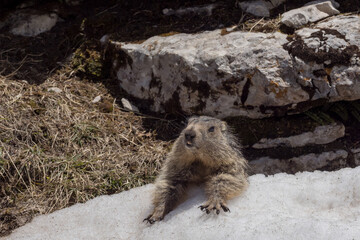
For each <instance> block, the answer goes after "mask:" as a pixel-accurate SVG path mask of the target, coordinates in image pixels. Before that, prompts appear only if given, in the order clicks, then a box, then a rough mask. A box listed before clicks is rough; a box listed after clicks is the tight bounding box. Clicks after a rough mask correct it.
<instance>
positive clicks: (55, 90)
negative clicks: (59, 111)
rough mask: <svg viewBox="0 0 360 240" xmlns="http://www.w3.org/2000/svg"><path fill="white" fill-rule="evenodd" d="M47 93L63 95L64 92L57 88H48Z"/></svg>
mask: <svg viewBox="0 0 360 240" xmlns="http://www.w3.org/2000/svg"><path fill="white" fill-rule="evenodd" d="M47 91H48V92H55V93H61V92H62V90H61V89H60V88H57V87H51V88H48V90H47Z"/></svg>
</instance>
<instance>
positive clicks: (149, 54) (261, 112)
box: [107, 15, 360, 118]
mask: <svg viewBox="0 0 360 240" xmlns="http://www.w3.org/2000/svg"><path fill="white" fill-rule="evenodd" d="M343 26H346V27H343ZM359 26H360V17H359V16H358V15H351V16H337V17H335V18H331V19H327V20H326V21H324V22H321V23H319V24H317V25H315V26H314V27H313V28H304V29H300V30H298V31H297V32H295V34H294V35H293V36H291V37H290V36H287V35H285V34H282V33H279V32H275V33H271V34H265V33H254V32H240V31H239V32H233V33H230V34H225V35H224V34H222V33H221V31H220V30H215V31H211V32H203V33H199V34H176V35H172V36H168V37H161V36H155V37H152V38H150V39H148V40H146V41H145V42H143V43H141V44H135V43H119V42H110V45H109V46H108V49H109V52H108V54H107V56H108V58H110V59H111V61H112V66H113V69H114V70H115V73H116V76H117V78H118V79H119V84H120V86H121V87H122V88H123V89H124V90H125V91H126V92H128V93H129V94H130V95H132V96H133V97H135V98H137V99H142V100H146V101H147V105H146V107H148V108H150V110H152V111H155V112H164V111H166V112H185V113H187V114H206V115H211V116H216V117H228V116H247V117H251V118H262V117H266V116H272V115H277V116H281V115H284V114H286V113H296V112H301V111H304V110H307V109H309V108H310V107H312V106H315V105H319V104H321V103H324V102H327V101H339V100H355V99H360V59H359V57H360V51H359V46H360V32H359V31H358V29H359Z"/></svg>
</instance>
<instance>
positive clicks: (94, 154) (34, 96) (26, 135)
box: [0, 67, 169, 236]
mask: <svg viewBox="0 0 360 240" xmlns="http://www.w3.org/2000/svg"><path fill="white" fill-rule="evenodd" d="M70 71H71V69H68V68H66V67H65V69H63V70H61V71H58V72H56V73H54V74H53V76H52V77H51V78H48V79H47V80H46V81H45V82H44V83H42V84H41V85H30V84H28V83H27V82H25V81H18V80H10V79H9V78H10V77H9V76H0V236H1V235H6V234H8V233H9V232H10V231H11V230H12V229H14V228H16V227H18V226H21V225H23V224H25V223H26V222H27V221H29V220H30V219H31V218H32V217H33V216H34V215H37V214H43V213H49V212H52V211H54V210H57V209H60V208H64V207H67V206H69V205H72V204H74V203H77V202H85V201H87V200H89V199H91V198H93V197H95V196H98V195H101V194H112V193H116V192H121V191H123V190H127V189H130V188H132V187H136V186H141V185H143V184H145V183H148V182H152V181H153V179H154V178H155V175H156V173H157V171H158V169H159V167H160V165H161V161H162V160H163V159H164V157H165V154H166V152H167V149H168V147H169V143H168V142H163V141H160V140H156V139H155V133H154V132H147V131H145V130H144V128H143V125H142V122H143V117H141V116H136V115H134V114H133V113H129V112H125V111H122V110H121V109H120V107H119V106H118V105H117V104H115V103H114V102H115V101H114V99H113V98H112V97H111V95H110V94H109V93H108V90H107V89H106V88H105V87H104V86H103V85H102V84H101V83H93V82H90V81H86V80H79V79H77V78H76V77H69V75H71V74H70ZM50 87H57V88H59V89H61V90H62V92H61V93H56V92H49V91H48V89H49V88H50ZM99 95H100V96H101V99H102V100H101V101H100V102H99V103H92V100H93V99H94V98H95V97H96V96H99Z"/></svg>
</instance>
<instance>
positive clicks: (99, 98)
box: [91, 95, 101, 103]
mask: <svg viewBox="0 0 360 240" xmlns="http://www.w3.org/2000/svg"><path fill="white" fill-rule="evenodd" d="M100 100H101V96H100V95H99V96H96V97H95V98H94V99H93V100H92V101H91V102H92V103H97V102H100Z"/></svg>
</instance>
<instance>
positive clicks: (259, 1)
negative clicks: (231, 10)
mask: <svg viewBox="0 0 360 240" xmlns="http://www.w3.org/2000/svg"><path fill="white" fill-rule="evenodd" d="M239 7H240V8H241V9H242V10H243V11H245V12H247V13H250V14H252V15H254V16H258V17H270V10H271V9H273V8H274V6H273V5H272V4H271V2H269V1H265V0H256V1H246V2H240V3H239Z"/></svg>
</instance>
